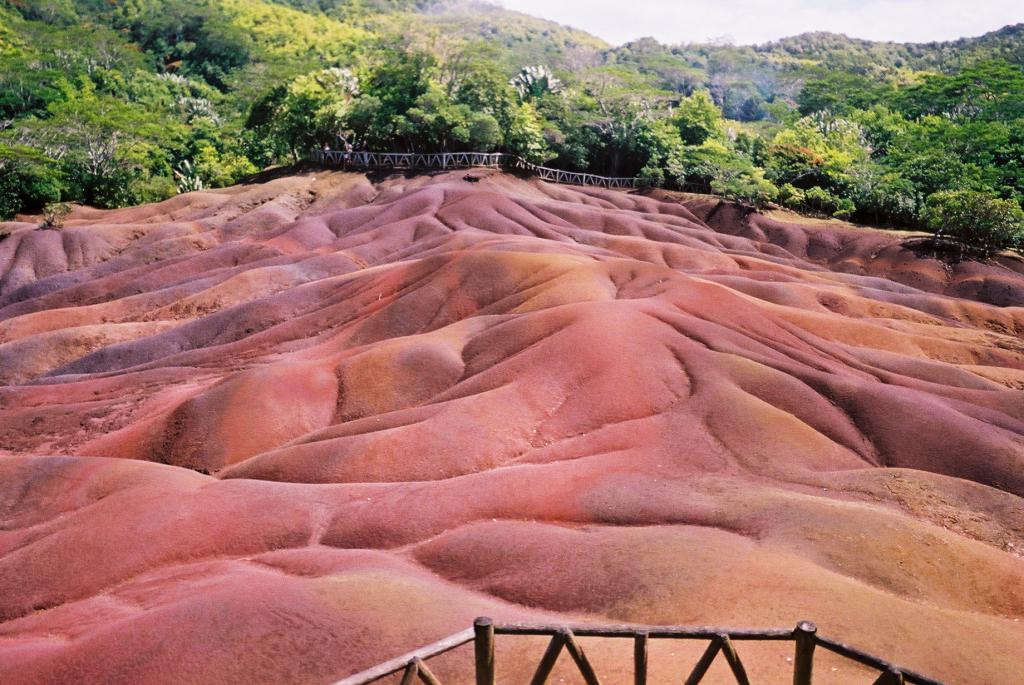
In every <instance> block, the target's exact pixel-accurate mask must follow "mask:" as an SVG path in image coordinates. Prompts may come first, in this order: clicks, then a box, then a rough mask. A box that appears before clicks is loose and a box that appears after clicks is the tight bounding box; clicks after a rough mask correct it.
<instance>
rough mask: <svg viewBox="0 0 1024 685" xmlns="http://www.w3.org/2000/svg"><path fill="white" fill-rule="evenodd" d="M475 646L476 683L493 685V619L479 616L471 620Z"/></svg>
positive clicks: (477, 684)
mask: <svg viewBox="0 0 1024 685" xmlns="http://www.w3.org/2000/svg"><path fill="white" fill-rule="evenodd" d="M473 632H474V635H475V637H474V640H473V644H474V646H475V648H476V685H494V621H492V620H491V619H489V618H487V617H485V616H481V617H480V618H478V619H476V620H475V621H473Z"/></svg>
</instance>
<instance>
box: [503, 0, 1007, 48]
mask: <svg viewBox="0 0 1024 685" xmlns="http://www.w3.org/2000/svg"><path fill="white" fill-rule="evenodd" d="M500 4H502V5H504V6H505V7H507V8H508V9H514V10H518V11H520V12H526V13H527V14H532V15H535V16H538V17H544V18H545V19H551V20H554V21H557V22H559V23H561V24H568V25H570V26H575V27H578V28H581V29H584V30H586V31H589V32H591V33H593V34H595V35H598V36H600V37H601V38H604V39H605V40H607V41H609V42H611V43H616V44H620V43H624V42H627V41H629V40H632V39H635V38H640V37H643V36H653V37H654V38H657V39H658V40H660V41H661V42H663V43H684V42H703V41H707V40H711V39H720V38H728V39H730V40H732V41H734V42H736V43H741V44H744V43H763V42H766V41H769V40H775V39H777V38H782V37H785V36H791V35H795V34H797V33H804V32H806V31H833V32H836V33H845V34H847V35H849V36H853V37H855V38H867V39H871V40H896V41H912V42H928V41H933V40H950V39H954V38H961V37H965V36H976V35H980V34H982V33H985V32H987V31H992V30H994V29H997V28H1000V27H1002V26H1005V25H1006V24H1014V23H1017V22H1021V21H1024V5H1022V4H1021V2H1020V0H974V2H964V0H864V1H862V2H855V1H852V0H771V1H769V2H765V1H764V0H633V2H623V1H622V0H557V1H555V2H552V0H500Z"/></svg>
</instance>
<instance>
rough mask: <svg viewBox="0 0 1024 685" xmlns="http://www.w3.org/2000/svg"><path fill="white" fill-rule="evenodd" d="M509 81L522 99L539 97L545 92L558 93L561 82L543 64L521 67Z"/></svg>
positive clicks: (560, 88)
mask: <svg viewBox="0 0 1024 685" xmlns="http://www.w3.org/2000/svg"><path fill="white" fill-rule="evenodd" d="M509 83H510V84H511V85H512V87H513V88H515V90H516V92H517V93H519V97H521V98H522V99H523V100H531V99H533V98H539V97H541V96H543V95H546V94H547V93H558V92H561V90H562V82H561V81H560V80H559V79H557V78H555V75H554V74H552V73H551V70H550V69H549V68H547V67H546V66H544V65H543V64H538V65H536V66H532V67H523V68H522V69H520V70H519V73H518V74H516V75H515V76H514V77H513V78H512V80H511V81H509Z"/></svg>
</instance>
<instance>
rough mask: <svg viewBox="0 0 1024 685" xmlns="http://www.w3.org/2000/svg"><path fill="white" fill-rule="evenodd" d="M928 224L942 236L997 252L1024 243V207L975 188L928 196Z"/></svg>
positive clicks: (983, 249) (925, 213) (965, 244)
mask: <svg viewBox="0 0 1024 685" xmlns="http://www.w3.org/2000/svg"><path fill="white" fill-rule="evenodd" d="M924 218H925V223H926V224H927V226H928V228H930V229H931V230H932V231H934V232H935V235H936V236H937V237H939V238H945V239H949V240H954V241H956V242H958V243H960V244H962V245H964V246H966V247H969V248H974V249H978V250H981V251H983V252H994V251H997V250H1001V249H1004V248H1007V247H1020V246H1022V245H1024V210H1021V207H1020V205H1019V204H1018V203H1016V202H1013V201H1011V200H1000V199H998V198H995V197H992V196H991V195H989V194H987V193H979V192H976V191H972V190H944V191H941V192H938V193H934V194H933V195H930V196H929V197H928V201H927V204H926V206H925V211H924Z"/></svg>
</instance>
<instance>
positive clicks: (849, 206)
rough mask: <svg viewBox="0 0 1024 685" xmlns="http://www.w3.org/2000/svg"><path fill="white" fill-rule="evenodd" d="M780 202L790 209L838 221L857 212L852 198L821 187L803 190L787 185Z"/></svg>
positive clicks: (784, 186)
mask: <svg viewBox="0 0 1024 685" xmlns="http://www.w3.org/2000/svg"><path fill="white" fill-rule="evenodd" d="M779 201H780V202H781V203H782V205H783V206H784V207H788V208H789V209H793V210H796V211H800V212H811V213H813V214H820V215H824V216H832V217H836V218H837V219H848V218H849V217H851V216H853V213H854V212H855V211H856V210H857V207H856V205H854V203H853V200H851V199H850V198H848V197H840V196H838V195H834V194H832V193H830V192H829V191H827V190H825V189H824V188H821V187H819V186H813V187H811V188H807V189H806V190H803V189H801V188H795V187H793V185H791V184H789V183H786V184H784V185H783V186H782V188H781V189H780V190H779Z"/></svg>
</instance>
